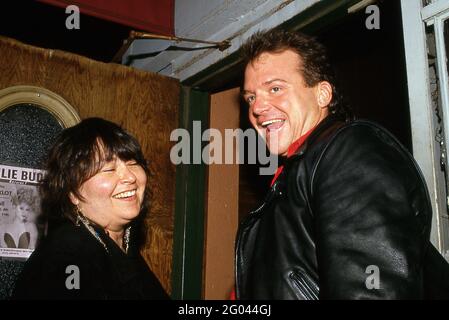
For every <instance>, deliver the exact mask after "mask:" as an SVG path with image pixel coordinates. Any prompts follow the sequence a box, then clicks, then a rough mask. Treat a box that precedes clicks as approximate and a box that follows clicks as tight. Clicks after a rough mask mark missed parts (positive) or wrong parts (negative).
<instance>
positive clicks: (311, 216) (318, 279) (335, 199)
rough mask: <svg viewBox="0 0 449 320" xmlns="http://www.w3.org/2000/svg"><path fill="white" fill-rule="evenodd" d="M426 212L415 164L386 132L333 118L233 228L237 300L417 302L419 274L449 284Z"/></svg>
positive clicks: (421, 290) (422, 288)
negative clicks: (430, 274)
mask: <svg viewBox="0 0 449 320" xmlns="http://www.w3.org/2000/svg"><path fill="white" fill-rule="evenodd" d="M431 214H432V209H431V204H430V200H429V195H428V191H427V188H426V184H425V182H424V179H423V177H422V174H421V172H420V170H419V168H418V166H417V164H416V163H415V161H414V160H413V158H412V156H411V155H410V154H409V153H408V152H407V151H406V149H405V148H404V147H403V146H402V145H401V144H400V143H399V142H398V141H397V140H396V139H395V138H394V137H393V136H392V135H391V134H390V133H388V132H387V131H386V130H385V129H383V128H381V127H379V126H377V125H375V124H373V123H370V122H367V121H354V122H351V123H345V122H342V121H339V120H337V119H335V118H333V117H332V116H330V117H328V118H326V119H325V120H324V121H323V122H322V123H320V124H319V125H318V127H317V128H316V129H315V130H314V131H313V132H312V134H311V135H310V136H309V137H308V139H307V140H306V142H305V143H304V144H303V145H302V146H301V147H300V148H299V150H297V152H296V153H295V154H294V155H293V156H292V157H289V158H288V159H287V160H286V163H285V164H284V170H283V172H282V173H281V175H280V176H279V177H278V179H277V180H276V182H275V183H274V185H273V186H272V187H271V189H270V191H269V193H268V195H267V198H266V200H265V202H264V203H263V205H262V206H261V207H260V208H259V209H257V210H256V211H254V212H252V213H250V214H249V216H248V218H247V219H246V220H245V221H244V222H243V223H242V224H241V226H240V227H239V231H238V234H237V240H236V295H237V298H238V299H376V298H380V299H407V298H411V299H414V298H423V297H425V289H426V288H425V286H426V278H427V275H426V274H425V272H426V270H429V271H430V270H431V272H435V274H436V276H435V275H434V276H435V277H436V278H439V279H440V280H442V279H444V277H446V278H445V281H446V284H447V283H448V282H447V281H448V280H449V279H447V275H448V274H449V271H448V270H449V269H448V265H447V263H446V262H445V261H444V259H443V258H442V257H441V255H439V253H438V252H437V251H436V249H435V248H434V247H433V246H432V245H431V244H430V242H429V236H430V226H431ZM431 260H432V261H433V262H432V263H433V266H432V267H429V263H430V262H429V261H431ZM434 266H435V267H434ZM437 267H438V268H437ZM426 268H427V269H426ZM441 270H442V271H441ZM427 285H428V283H427ZM430 287H433V284H432V285H430ZM444 290H447V286H446V287H445V288H438V289H437V288H435V290H433V292H432V293H433V294H434V295H435V296H440V297H441V295H445V294H447V292H449V291H444ZM445 297H446V298H449V296H447V295H446V296H445Z"/></svg>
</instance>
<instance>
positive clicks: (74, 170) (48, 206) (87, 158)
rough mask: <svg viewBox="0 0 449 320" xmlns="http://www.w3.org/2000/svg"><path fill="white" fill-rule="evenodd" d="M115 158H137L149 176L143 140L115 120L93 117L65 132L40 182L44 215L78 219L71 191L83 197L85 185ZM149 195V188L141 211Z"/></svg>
mask: <svg viewBox="0 0 449 320" xmlns="http://www.w3.org/2000/svg"><path fill="white" fill-rule="evenodd" d="M115 158H119V159H121V160H123V161H129V160H135V161H136V162H137V163H138V164H139V165H140V166H141V167H142V168H143V169H144V171H145V173H146V175H147V177H148V176H149V171H148V168H147V165H146V161H145V158H144V156H143V153H142V150H141V148H140V145H139V143H138V142H137V140H136V139H135V138H134V137H133V136H131V135H130V134H129V133H127V132H126V131H125V130H123V129H122V128H121V127H120V126H118V125H116V124H115V123H112V122H110V121H107V120H104V119H100V118H89V119H85V120H83V121H81V122H80V123H79V124H77V125H75V126H73V127H71V128H68V129H65V130H64V131H62V132H61V134H60V135H59V136H58V137H57V138H56V141H55V143H54V144H53V146H52V147H51V149H50V151H49V153H48V157H47V161H46V165H45V169H46V171H47V172H46V175H45V178H44V179H43V181H42V184H41V185H40V191H41V197H42V200H41V206H42V213H43V216H44V217H45V218H46V219H48V220H49V221H55V222H60V221H61V219H62V220H63V219H69V220H71V221H73V222H74V221H75V219H76V210H75V206H74V205H73V204H72V202H71V200H70V193H72V194H73V195H75V196H76V197H78V198H80V199H82V197H81V195H80V193H79V189H80V187H81V185H82V184H83V183H84V182H85V181H86V180H88V179H89V178H91V177H93V176H94V175H95V174H97V173H98V172H99V171H100V169H101V168H102V167H103V165H104V164H105V163H106V162H108V161H111V160H113V159H115ZM146 190H148V188H146ZM148 198H149V197H148V192H147V191H146V192H145V196H144V200H143V204H142V209H141V212H140V213H143V212H146V210H147V208H148V201H149V200H148Z"/></svg>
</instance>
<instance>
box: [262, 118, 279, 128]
mask: <svg viewBox="0 0 449 320" xmlns="http://www.w3.org/2000/svg"><path fill="white" fill-rule="evenodd" d="M276 122H284V120H282V119H273V120H268V121H264V122H262V127H267V126H269V125H270V124H273V123H276Z"/></svg>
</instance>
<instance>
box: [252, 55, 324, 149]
mask: <svg viewBox="0 0 449 320" xmlns="http://www.w3.org/2000/svg"><path fill="white" fill-rule="evenodd" d="M301 64H302V61H301V59H300V57H299V55H298V54H297V53H295V52H294V51H292V50H286V51H283V52H281V53H262V54H261V55H260V56H259V57H258V58H257V59H256V60H255V61H253V62H252V63H249V64H248V65H247V66H246V70H245V83H244V88H243V89H244V90H243V96H244V98H245V100H246V101H247V102H248V104H249V120H250V122H251V124H252V125H253V126H254V128H255V129H256V130H257V131H258V132H259V134H260V135H261V136H262V137H264V138H265V139H266V143H267V145H268V148H269V150H270V152H271V153H274V154H279V155H281V156H287V153H288V147H289V146H290V145H291V144H292V143H293V142H295V141H296V140H297V139H299V138H300V137H301V136H302V135H303V134H305V133H307V131H309V130H310V129H312V128H313V127H315V126H316V125H317V124H318V123H319V122H320V121H321V120H323V119H324V118H325V117H326V116H327V114H328V109H327V105H328V104H329V99H328V98H329V97H325V98H324V101H323V92H322V88H321V85H320V84H317V85H316V86H314V87H310V88H309V87H307V86H306V83H305V81H304V78H303V76H302V74H301V72H300V66H301ZM326 84H327V85H326V88H329V86H328V85H329V84H328V83H326ZM326 90H327V89H326ZM327 93H328V94H329V92H327ZM330 96H332V91H331V92H330Z"/></svg>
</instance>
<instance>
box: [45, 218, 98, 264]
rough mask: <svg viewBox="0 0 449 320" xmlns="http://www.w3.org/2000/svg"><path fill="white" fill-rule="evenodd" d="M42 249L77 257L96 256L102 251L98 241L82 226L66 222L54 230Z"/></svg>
mask: <svg viewBox="0 0 449 320" xmlns="http://www.w3.org/2000/svg"><path fill="white" fill-rule="evenodd" d="M42 247H44V248H45V249H46V250H47V251H51V252H54V253H60V254H70V255H75V256H90V255H96V254H98V253H99V251H101V247H99V246H98V245H97V243H96V240H95V239H94V238H93V237H92V235H90V234H89V233H88V232H87V231H86V230H85V228H83V227H82V226H76V225H75V224H73V223H71V222H64V223H61V224H59V225H58V226H57V227H54V228H52V229H51V230H50V231H49V232H48V235H47V236H46V237H45V239H44V241H43V243H42Z"/></svg>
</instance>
